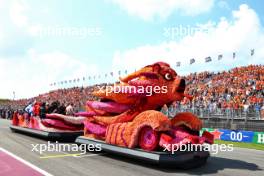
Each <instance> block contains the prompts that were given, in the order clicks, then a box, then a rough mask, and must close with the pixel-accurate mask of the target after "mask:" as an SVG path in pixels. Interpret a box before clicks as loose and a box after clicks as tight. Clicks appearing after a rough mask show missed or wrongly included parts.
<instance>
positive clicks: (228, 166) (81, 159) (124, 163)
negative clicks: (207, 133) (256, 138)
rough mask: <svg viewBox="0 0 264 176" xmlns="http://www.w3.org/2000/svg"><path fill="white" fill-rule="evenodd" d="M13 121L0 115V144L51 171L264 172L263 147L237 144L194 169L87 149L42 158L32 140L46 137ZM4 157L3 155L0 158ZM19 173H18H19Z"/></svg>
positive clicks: (67, 174)
mask: <svg viewBox="0 0 264 176" xmlns="http://www.w3.org/2000/svg"><path fill="white" fill-rule="evenodd" d="M9 125H10V121H7V120H2V119H0V148H3V149H5V150H7V151H9V152H10V153H12V154H14V155H16V156H18V157H20V158H22V159H23V160H26V161H27V162H29V163H31V164H33V165H35V166H37V167H38V168H40V169H42V170H44V171H46V172H47V173H50V174H51V175H63V176H72V175H81V176H82V175H89V176H129V175H131V176H137V175H140V176H144V175H147V176H167V175H220V176H221V175H222V176H224V175H225V176H226V175H232V176H248V175H252V176H253V175H254V176H256V175H260V176H263V175H264V151H258V150H249V149H242V148H234V151H232V152H220V153H218V154H217V155H211V157H210V158H209V159H208V161H207V164H206V165H204V166H202V167H200V168H195V169H191V170H180V169H162V168H159V167H157V166H152V165H147V164H144V163H142V162H140V161H135V160H131V159H127V158H123V157H118V156H115V155H111V154H106V153H87V154H86V155H82V156H67V154H68V153H52V155H55V154H58V155H63V154H64V155H65V156H64V157H57V158H56V157H55V158H40V157H43V156H46V155H51V154H50V153H45V154H42V155H40V154H39V153H37V152H32V151H31V150H32V146H31V144H41V143H45V144H47V141H45V140H41V139H38V138H34V137H29V136H26V135H23V134H18V133H13V132H11V131H10V129H9ZM0 161H1V158H0ZM0 175H1V174H0ZM18 175H19V174H18Z"/></svg>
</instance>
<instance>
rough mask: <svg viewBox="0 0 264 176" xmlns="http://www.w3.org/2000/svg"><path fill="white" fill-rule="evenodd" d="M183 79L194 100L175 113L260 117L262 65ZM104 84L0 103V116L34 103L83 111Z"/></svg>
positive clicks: (263, 88) (175, 105)
mask: <svg viewBox="0 0 264 176" xmlns="http://www.w3.org/2000/svg"><path fill="white" fill-rule="evenodd" d="M184 79H185V80H186V84H187V86H186V90H185V93H186V94H189V95H191V96H192V97H193V98H192V99H191V100H190V99H187V98H184V100H183V101H181V102H174V103H173V104H172V106H171V107H169V108H170V109H172V110H174V111H175V109H183V110H188V109H206V110H208V111H209V112H216V111H221V112H224V113H230V112H231V110H234V112H235V113H239V112H242V111H243V112H249V111H255V112H256V113H259V114H258V115H259V116H260V113H261V110H263V109H264V105H263V101H264V66H263V65H249V66H246V67H236V68H234V69H232V70H229V71H223V72H218V73H214V72H201V73H192V74H190V75H188V76H184ZM105 85H106V84H100V85H94V86H88V87H73V88H68V89H58V90H53V91H50V92H48V93H45V94H41V95H39V96H37V97H33V98H30V99H21V100H15V101H8V102H7V103H4V104H2V105H1V104H0V105H1V106H0V117H3V114H8V113H11V114H12V111H13V110H17V109H24V108H25V107H26V106H27V105H28V104H29V103H30V102H31V103H32V102H34V101H36V102H41V103H45V104H46V105H51V104H52V103H54V102H58V103H59V104H60V106H64V107H65V108H66V107H67V106H69V105H71V106H72V109H74V111H82V110H84V105H85V102H86V101H87V100H96V99H97V98H96V97H94V96H92V94H91V93H92V92H93V91H94V90H95V89H97V87H98V86H105ZM3 107H4V108H3ZM169 108H168V109H169ZM72 109H71V110H72ZM263 111H264V110H263Z"/></svg>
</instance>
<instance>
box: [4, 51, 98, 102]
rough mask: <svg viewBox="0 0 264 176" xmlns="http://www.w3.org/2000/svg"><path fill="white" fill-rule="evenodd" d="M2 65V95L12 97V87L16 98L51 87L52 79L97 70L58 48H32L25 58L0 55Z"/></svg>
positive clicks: (60, 79) (86, 73)
mask: <svg viewBox="0 0 264 176" xmlns="http://www.w3.org/2000/svg"><path fill="white" fill-rule="evenodd" d="M0 65H1V69H0V80H1V82H2V83H3V84H1V91H0V97H1V98H11V97H12V95H13V93H12V92H13V91H15V92H16V95H17V98H28V97H33V96H36V95H38V94H39V93H45V92H47V91H49V90H50V89H51V87H49V85H50V83H53V82H57V81H64V80H69V79H75V78H82V77H83V76H87V75H91V74H96V73H98V69H97V67H96V66H95V65H87V64H85V63H83V62H81V61H79V60H77V59H76V58H74V57H72V56H70V55H67V54H65V53H62V52H59V51H53V52H49V53H39V52H38V51H35V50H34V49H29V50H28V52H27V54H26V56H25V58H0ZM75 85H76V84H75ZM63 87H65V85H64V86H63ZM54 88H58V87H54Z"/></svg>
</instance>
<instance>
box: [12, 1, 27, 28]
mask: <svg viewBox="0 0 264 176" xmlns="http://www.w3.org/2000/svg"><path fill="white" fill-rule="evenodd" d="M9 10H10V11H9V15H10V18H11V20H12V22H13V23H14V24H15V25H16V26H18V27H25V26H27V25H28V17H27V16H26V14H25V12H26V11H27V10H29V6H28V5H27V4H26V3H25V2H24V1H21V0H20V1H14V2H13V3H12V4H11V5H10V9H9Z"/></svg>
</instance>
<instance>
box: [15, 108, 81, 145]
mask: <svg viewBox="0 0 264 176" xmlns="http://www.w3.org/2000/svg"><path fill="white" fill-rule="evenodd" d="M84 120H85V117H82V116H66V115H62V114H56V113H53V114H46V115H45V118H44V119H41V118H40V117H39V116H29V115H28V113H23V114H19V113H18V112H15V113H14V115H13V120H12V125H11V126H10V129H11V130H12V131H13V132H20V133H23V134H28V135H30V136H36V137H40V138H45V139H48V140H53V141H55V140H56V141H74V140H75V139H76V137H78V136H80V135H81V134H83V128H84V127H83V122H84Z"/></svg>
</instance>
